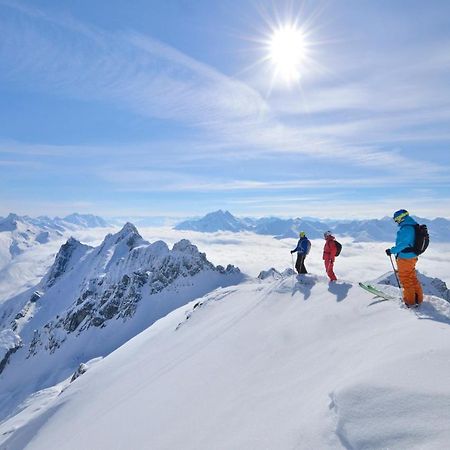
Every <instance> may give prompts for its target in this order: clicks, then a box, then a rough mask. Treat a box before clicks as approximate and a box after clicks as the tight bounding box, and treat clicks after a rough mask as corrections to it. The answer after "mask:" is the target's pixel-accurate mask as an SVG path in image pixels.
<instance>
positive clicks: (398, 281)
mask: <svg viewBox="0 0 450 450" xmlns="http://www.w3.org/2000/svg"><path fill="white" fill-rule="evenodd" d="M389 259H390V261H391V265H392V268H393V269H394V275H395V279H396V280H397V284H398V287H399V288H400V289H401V288H402V287H401V286H400V280H399V279H398V276H397V269H396V268H395V266H394V261H392V255H389Z"/></svg>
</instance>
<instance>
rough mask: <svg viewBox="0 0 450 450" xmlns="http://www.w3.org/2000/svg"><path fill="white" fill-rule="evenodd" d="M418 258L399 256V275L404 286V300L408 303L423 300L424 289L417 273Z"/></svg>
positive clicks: (411, 303)
mask: <svg viewBox="0 0 450 450" xmlns="http://www.w3.org/2000/svg"><path fill="white" fill-rule="evenodd" d="M416 263H417V258H411V259H406V258H397V265H398V277H399V279H400V283H401V285H402V288H403V301H404V302H405V303H406V304H407V305H414V304H415V303H416V302H417V303H419V304H420V303H422V302H423V291H422V285H421V284H420V281H419V280H418V279H417V274H416Z"/></svg>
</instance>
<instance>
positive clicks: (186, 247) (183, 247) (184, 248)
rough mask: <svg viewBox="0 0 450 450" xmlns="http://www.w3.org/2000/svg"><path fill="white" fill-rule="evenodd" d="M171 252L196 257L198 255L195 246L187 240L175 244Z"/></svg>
mask: <svg viewBox="0 0 450 450" xmlns="http://www.w3.org/2000/svg"><path fill="white" fill-rule="evenodd" d="M172 250H173V251H175V252H182V253H189V254H190V255H198V254H199V253H200V252H199V251H198V248H197V246H195V245H194V244H191V242H190V241H189V240H187V239H182V240H181V241H179V242H177V243H175V244H174V246H173V248H172Z"/></svg>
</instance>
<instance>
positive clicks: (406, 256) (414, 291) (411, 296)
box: [386, 209, 423, 308]
mask: <svg viewBox="0 0 450 450" xmlns="http://www.w3.org/2000/svg"><path fill="white" fill-rule="evenodd" d="M393 218H394V220H395V222H396V223H397V225H398V227H399V228H398V231H397V239H396V241H395V245H394V247H392V248H388V249H386V254H387V255H388V256H391V255H395V256H396V258H397V267H398V277H399V278H400V283H401V285H402V288H403V301H404V302H405V305H406V306H407V307H408V308H410V307H412V306H418V305H420V304H421V303H422V302H423V290H422V285H421V284H420V281H419V279H418V278H417V273H416V263H417V260H418V256H417V254H416V253H414V249H413V247H414V240H415V234H416V232H415V225H417V222H416V221H415V220H414V219H413V218H412V217H411V216H410V215H409V212H408V211H406V209H400V210H398V211H396V212H395V213H394V217H393Z"/></svg>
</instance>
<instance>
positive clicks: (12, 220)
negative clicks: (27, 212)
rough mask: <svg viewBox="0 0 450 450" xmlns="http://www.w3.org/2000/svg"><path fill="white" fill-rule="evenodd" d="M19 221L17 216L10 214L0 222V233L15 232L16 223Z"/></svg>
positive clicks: (19, 218)
mask: <svg viewBox="0 0 450 450" xmlns="http://www.w3.org/2000/svg"><path fill="white" fill-rule="evenodd" d="M20 220H21V217H20V216H18V215H17V214H13V213H10V214H9V215H8V217H6V218H5V219H3V220H2V221H1V222H0V231H14V230H17V222H19V221H20Z"/></svg>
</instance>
